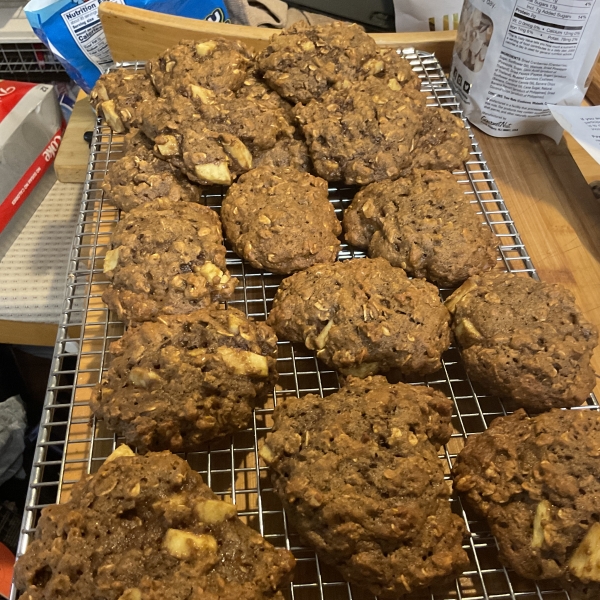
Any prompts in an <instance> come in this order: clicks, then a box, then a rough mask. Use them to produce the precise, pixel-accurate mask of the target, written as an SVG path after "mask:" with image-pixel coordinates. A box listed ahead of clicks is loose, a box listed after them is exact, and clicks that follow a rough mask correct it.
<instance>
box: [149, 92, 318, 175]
mask: <svg viewBox="0 0 600 600" xmlns="http://www.w3.org/2000/svg"><path fill="white" fill-rule="evenodd" d="M142 116H143V122H142V128H143V131H144V133H146V135H147V136H148V137H150V138H151V139H152V140H154V142H155V152H156V154H157V155H158V156H160V157H161V158H164V159H165V160H168V161H169V162H171V163H172V164H173V165H174V166H175V167H177V168H179V169H181V171H182V172H183V173H184V174H185V175H186V176H187V177H188V178H189V179H191V180H192V181H196V182H198V183H203V184H218V185H231V183H232V181H233V180H234V179H235V178H236V177H237V176H238V175H240V174H241V173H244V172H246V171H248V170H250V169H251V168H252V167H253V166H256V165H259V164H273V165H276V166H294V167H296V168H299V169H302V170H303V169H306V168H307V167H308V162H309V159H308V152H307V149H306V145H305V144H304V142H303V141H302V140H299V139H297V136H296V131H295V128H294V126H293V125H291V124H290V123H289V120H288V119H289V117H288V115H286V113H285V112H284V111H283V110H282V109H280V108H278V107H277V106H276V105H275V104H274V103H273V102H272V101H271V100H269V99H268V98H267V100H266V101H264V102H262V101H258V100H256V99H254V98H251V97H244V96H240V97H239V98H237V97H236V96H234V95H229V96H225V97H218V96H217V95H215V94H214V93H213V92H212V91H211V90H209V89H206V88H199V87H198V86H196V87H195V88H194V95H193V96H192V98H185V97H183V96H180V95H174V96H172V97H170V98H160V99H159V100H158V101H157V102H155V103H154V104H153V105H148V106H145V107H144V109H143V111H142Z"/></svg>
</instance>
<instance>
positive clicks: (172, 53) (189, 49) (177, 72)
mask: <svg viewBox="0 0 600 600" xmlns="http://www.w3.org/2000/svg"><path fill="white" fill-rule="evenodd" d="M253 68H254V65H253V62H252V52H251V51H250V49H249V48H247V47H246V46H244V44H242V43H241V42H237V41H231V40H224V39H214V40H208V41H204V42H196V41H193V40H183V41H181V42H180V43H179V44H177V45H175V46H172V47H171V48H169V49H167V50H165V51H164V52H163V53H162V54H160V55H159V56H158V57H157V58H155V59H152V60H149V61H148V62H147V63H146V72H147V74H148V76H149V78H150V79H151V80H152V83H153V84H154V86H155V87H156V89H157V90H158V92H159V93H160V94H161V95H164V94H165V93H168V92H169V91H170V90H172V91H175V92H177V93H188V90H189V86H191V85H199V86H202V87H205V88H209V89H211V90H213V91H214V92H216V93H218V94H220V93H224V92H230V91H235V90H237V89H239V88H240V87H241V86H242V84H243V82H244V80H245V79H246V77H247V75H248V73H249V72H250V71H251V70H252V69H253Z"/></svg>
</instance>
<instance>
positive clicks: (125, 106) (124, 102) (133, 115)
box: [90, 69, 157, 133]
mask: <svg viewBox="0 0 600 600" xmlns="http://www.w3.org/2000/svg"><path fill="white" fill-rule="evenodd" d="M156 95H157V94H156V91H155V90H154V87H153V86H152V82H151V81H150V79H149V78H148V76H147V75H146V74H145V73H144V72H143V71H132V70H130V69H117V70H116V71H111V72H110V73H105V74H104V75H101V76H100V79H98V81H97V82H96V85H95V86H94V89H93V90H92V91H91V93H90V102H91V104H92V106H93V107H94V108H95V109H96V112H97V113H98V114H99V115H101V116H103V117H104V119H105V120H106V122H107V123H108V125H109V126H110V127H111V129H112V130H113V131H114V132H115V133H123V132H124V131H127V130H129V129H130V128H132V127H134V128H135V127H139V126H140V123H141V115H140V108H141V106H142V104H144V103H152V102H154V101H155V100H156Z"/></svg>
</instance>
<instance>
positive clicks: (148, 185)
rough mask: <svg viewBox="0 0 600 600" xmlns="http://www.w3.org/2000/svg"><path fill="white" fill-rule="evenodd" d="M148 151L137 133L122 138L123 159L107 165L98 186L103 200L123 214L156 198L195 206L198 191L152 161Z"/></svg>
mask: <svg viewBox="0 0 600 600" xmlns="http://www.w3.org/2000/svg"><path fill="white" fill-rule="evenodd" d="M152 147H153V143H152V142H151V141H150V140H149V139H148V138H147V137H146V136H145V135H144V134H143V133H141V132H140V131H138V130H137V129H134V130H132V131H131V132H130V133H129V134H128V135H127V136H126V138H125V149H124V155H123V156H122V157H121V158H118V159H117V160H116V161H115V162H112V163H110V164H109V165H108V169H107V171H106V175H105V176H104V181H103V182H102V189H103V191H104V194H105V196H106V198H107V199H108V200H109V201H110V202H111V203H112V204H114V205H115V206H116V207H117V208H119V209H121V210H123V211H125V212H127V211H130V210H131V209H132V208H135V207H136V206H139V205H140V204H144V203H146V202H154V201H156V200H157V199H158V198H168V199H169V200H172V201H178V200H183V201H185V202H198V201H199V200H200V189H199V188H198V187H197V186H195V185H194V184H192V183H191V182H190V181H189V180H188V179H187V178H186V177H183V176H182V175H181V174H180V172H179V171H178V170H177V169H175V168H174V167H173V166H172V165H171V164H170V163H168V162H166V161H164V160H160V159H159V158H156V156H155V155H154V153H153V152H152Z"/></svg>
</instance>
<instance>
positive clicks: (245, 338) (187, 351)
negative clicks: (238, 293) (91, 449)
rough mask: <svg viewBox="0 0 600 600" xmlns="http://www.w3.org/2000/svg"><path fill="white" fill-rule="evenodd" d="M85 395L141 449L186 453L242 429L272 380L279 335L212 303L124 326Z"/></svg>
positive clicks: (96, 411) (99, 414) (97, 412)
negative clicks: (102, 374) (98, 377)
mask: <svg viewBox="0 0 600 600" xmlns="http://www.w3.org/2000/svg"><path fill="white" fill-rule="evenodd" d="M110 353H111V355H112V359H111V362H110V367H109V369H108V372H107V373H106V375H105V377H104V379H103V381H102V383H101V384H99V385H98V386H97V387H96V389H95V391H94V395H93V397H92V399H91V401H90V405H91V407H92V411H93V412H94V414H95V416H96V417H97V418H99V419H102V420H103V421H105V422H106V424H107V425H108V427H109V428H110V429H111V430H112V431H116V432H117V433H118V434H119V435H120V436H123V437H124V438H125V442H126V443H127V444H130V445H133V446H136V447H137V449H138V451H139V452H147V451H148V450H171V451H172V452H190V451H192V450H197V449H198V448H199V446H201V445H202V444H203V443H204V442H208V441H210V440H214V439H216V438H219V437H222V436H224V435H228V434H230V433H233V432H235V431H239V430H240V429H244V428H245V427H247V425H248V423H249V421H250V418H251V417H252V409H253V408H254V406H255V405H256V404H257V403H258V402H261V401H262V400H264V398H265V397H266V395H267V393H268V392H269V391H270V390H272V388H273V385H274V383H275V381H276V380H277V369H276V367H275V363H276V356H277V338H276V337H275V333H274V332H273V330H272V329H271V328H270V327H269V326H267V325H266V324H265V323H257V322H255V321H252V320H249V319H248V318H247V317H246V315H244V313H242V312H240V311H239V310H236V309H235V308H229V309H222V308H219V307H217V306H214V307H211V308H207V309H200V310H196V311H194V312H192V313H188V314H185V315H171V316H167V315H163V316H160V317H159V318H158V319H157V320H156V322H146V323H142V324H141V325H139V326H138V327H132V328H130V329H128V330H127V331H126V332H125V334H124V335H123V337H122V338H121V339H119V340H118V341H116V342H114V343H113V344H112V345H111V347H110Z"/></svg>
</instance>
